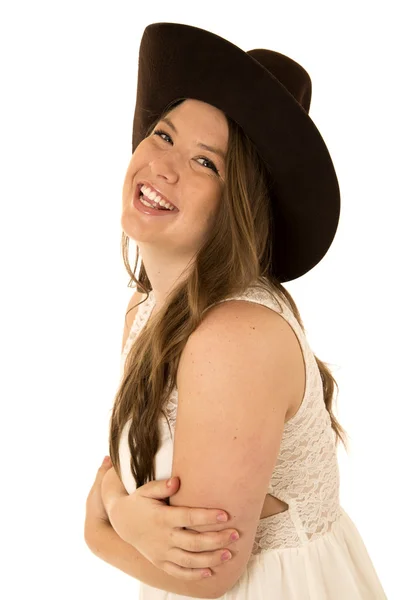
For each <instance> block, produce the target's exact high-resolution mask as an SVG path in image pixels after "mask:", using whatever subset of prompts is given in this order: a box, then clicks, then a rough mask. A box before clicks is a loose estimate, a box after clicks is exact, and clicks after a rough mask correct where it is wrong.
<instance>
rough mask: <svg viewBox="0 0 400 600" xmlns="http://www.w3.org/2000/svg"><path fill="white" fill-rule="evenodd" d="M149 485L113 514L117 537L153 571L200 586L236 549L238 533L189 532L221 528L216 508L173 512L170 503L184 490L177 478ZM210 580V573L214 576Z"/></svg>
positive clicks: (126, 498) (124, 498)
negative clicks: (205, 527) (231, 547)
mask: <svg viewBox="0 0 400 600" xmlns="http://www.w3.org/2000/svg"><path fill="white" fill-rule="evenodd" d="M166 483H167V480H157V481H150V482H148V483H146V484H145V485H142V486H141V487H139V488H138V489H137V490H135V491H134V492H133V493H132V494H128V495H126V494H125V495H124V496H122V495H121V496H120V497H119V498H118V499H117V500H115V501H114V503H113V504H112V506H111V508H110V511H109V513H108V514H109V518H110V522H111V525H112V526H113V528H114V530H115V531H116V533H118V535H119V536H120V537H121V538H122V539H123V540H124V541H125V542H127V543H129V544H131V545H132V546H134V547H135V548H136V549H137V550H139V552H140V553H141V554H142V555H143V556H144V557H145V558H147V560H149V561H150V562H151V563H152V564H153V565H155V566H156V567H158V568H159V569H162V570H163V571H165V572H166V573H168V574H169V575H172V576H174V577H177V578H179V579H184V580H187V581H188V580H199V579H201V577H202V573H203V572H204V569H206V570H208V571H209V569H207V567H212V566H215V565H219V564H221V555H222V553H223V550H224V549H225V548H226V546H229V545H230V544H232V543H233V541H232V540H230V539H229V538H230V535H231V534H232V533H233V532H234V531H235V530H234V529H225V530H223V531H209V532H204V533H199V532H197V531H191V530H190V529H188V530H187V529H185V527H188V528H192V527H200V526H201V525H215V524H216V523H218V524H221V523H220V522H218V521H217V515H218V514H219V513H220V512H221V511H220V510H218V509H213V508H191V507H182V506H168V504H167V502H166V501H165V499H166V498H168V497H169V496H173V495H174V494H175V493H176V492H177V491H178V489H179V485H180V480H179V478H178V477H174V478H173V479H172V485H171V487H169V488H168V487H167V485H166ZM210 574H211V573H210Z"/></svg>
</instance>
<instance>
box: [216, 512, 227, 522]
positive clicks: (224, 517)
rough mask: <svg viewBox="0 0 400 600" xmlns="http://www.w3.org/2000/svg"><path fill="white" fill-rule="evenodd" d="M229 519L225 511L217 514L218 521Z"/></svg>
mask: <svg viewBox="0 0 400 600" xmlns="http://www.w3.org/2000/svg"><path fill="white" fill-rule="evenodd" d="M227 520H228V516H227V515H226V514H225V513H219V515H217V521H227Z"/></svg>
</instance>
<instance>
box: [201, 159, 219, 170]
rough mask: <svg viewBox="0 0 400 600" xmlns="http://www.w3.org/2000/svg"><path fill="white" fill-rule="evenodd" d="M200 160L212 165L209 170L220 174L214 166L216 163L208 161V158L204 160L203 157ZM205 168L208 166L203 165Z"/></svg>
mask: <svg viewBox="0 0 400 600" xmlns="http://www.w3.org/2000/svg"><path fill="white" fill-rule="evenodd" d="M198 160H205V161H206V163H208V164H209V165H211V166H210V167H207V169H212V170H213V171H215V172H216V173H218V169H217V167H216V166H215V165H214V163H213V162H212V161H211V160H208V158H202V157H200V158H199V159H198ZM203 166H206V165H203Z"/></svg>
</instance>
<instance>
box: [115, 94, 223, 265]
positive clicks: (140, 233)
mask: <svg viewBox="0 0 400 600" xmlns="http://www.w3.org/2000/svg"><path fill="white" fill-rule="evenodd" d="M166 119H167V121H168V122H166V121H163V120H160V121H158V123H157V124H156V126H155V128H154V129H153V130H152V131H151V133H150V135H149V136H148V137H147V138H145V139H144V140H143V141H142V142H141V143H140V144H139V145H138V147H137V148H136V150H135V152H134V153H133V154H132V157H131V160H130V162H129V165H128V169H127V173H126V176H125V181H124V186H123V207H122V217H121V225H122V227H123V230H124V231H125V233H126V234H127V235H128V236H129V237H131V238H132V239H134V240H135V241H136V242H138V244H139V245H140V242H142V243H145V244H151V245H152V246H154V247H156V246H159V248H160V249H163V250H164V251H166V252H170V253H171V252H173V253H174V254H176V255H179V256H182V257H183V256H186V255H187V256H189V255H190V256H192V255H193V254H194V253H195V252H196V251H197V250H198V248H199V247H200V245H201V243H202V242H203V239H204V237H205V235H206V233H207V231H208V229H209V226H210V222H211V221H212V219H213V216H214V215H215V212H216V208H217V206H218V204H219V202H220V199H221V192H222V188H223V185H224V179H225V163H224V155H226V151H227V146H228V132H229V130H228V123H227V120H226V118H225V115H224V114H223V112H221V111H220V110H219V109H217V108H215V107H214V106H211V105H210V104H206V103H205V102H201V101H199V100H194V99H188V100H185V101H184V102H182V103H181V104H180V105H179V106H177V107H176V108H174V109H173V110H172V111H171V112H170V113H169V114H168V116H167V117H166ZM201 144H205V145H207V146H210V147H212V148H213V149H215V150H216V152H213V151H212V150H210V149H205V148H204V147H202V146H201ZM218 151H220V152H221V154H222V156H221V155H220V154H219V153H218ZM142 182H145V183H146V184H149V185H150V186H154V187H155V188H157V190H158V192H160V193H161V195H162V196H163V197H164V198H166V199H167V200H168V201H170V202H171V203H172V204H173V205H174V206H176V207H177V208H178V211H177V212H169V213H163V216H152V215H148V214H144V213H142V212H140V211H139V210H138V209H137V208H136V207H135V206H134V205H133V197H134V194H135V193H136V190H137V186H138V184H139V183H142Z"/></svg>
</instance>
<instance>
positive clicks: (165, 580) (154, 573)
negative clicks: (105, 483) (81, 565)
mask: <svg viewBox="0 0 400 600" xmlns="http://www.w3.org/2000/svg"><path fill="white" fill-rule="evenodd" d="M85 540H86V544H87V545H88V547H89V548H90V550H91V551H92V552H93V554H94V555H95V556H97V557H98V558H101V559H102V560H104V561H105V562H107V563H109V564H110V565H112V566H113V567H116V568H117V569H119V570H120V571H123V572H124V573H126V574H127V575H130V576H131V577H134V578H135V579H138V580H139V581H142V582H143V583H145V584H147V585H150V586H152V587H155V588H158V589H160V590H165V591H166V592H172V593H174V594H180V595H182V596H190V597H191V598H218V597H219V596H218V595H216V590H215V579H216V578H215V575H213V576H212V577H207V578H205V579H203V580H200V581H184V580H183V579H177V578H176V577H173V576H172V575H169V574H168V573H166V572H165V571H163V570H161V569H158V568H157V567H155V566H154V565H153V563H151V562H150V561H149V560H147V558H145V557H144V556H143V555H142V554H140V552H139V551H138V550H136V548H134V547H133V546H131V544H128V543H127V542H125V541H124V540H122V539H121V538H120V537H119V535H118V534H117V533H116V532H115V531H114V529H113V527H112V525H110V524H108V523H106V522H105V521H104V523H100V522H99V523H96V525H93V526H92V528H91V529H90V535H88V534H87V535H86V537H85ZM207 594H208V595H207Z"/></svg>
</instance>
